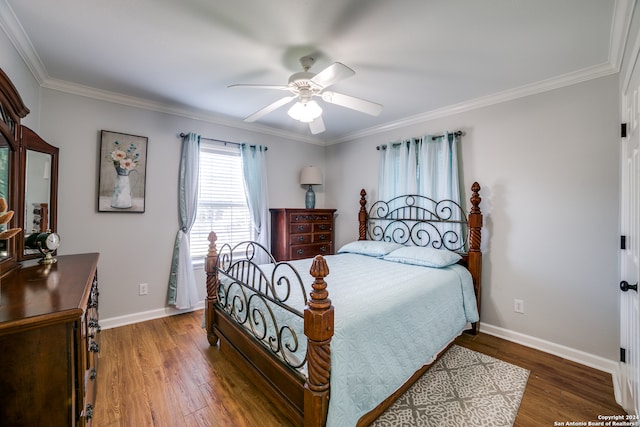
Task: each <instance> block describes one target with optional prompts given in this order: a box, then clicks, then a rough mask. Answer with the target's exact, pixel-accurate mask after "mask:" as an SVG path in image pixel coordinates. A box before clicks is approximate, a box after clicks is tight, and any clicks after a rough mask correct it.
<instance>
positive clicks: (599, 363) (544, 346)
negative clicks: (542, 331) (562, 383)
mask: <svg viewBox="0 0 640 427" xmlns="http://www.w3.org/2000/svg"><path fill="white" fill-rule="evenodd" d="M480 332H483V333H485V334H489V335H493V336H496V337H498V338H502V339H505V340H507V341H511V342H515V343H517V344H521V345H524V346H526V347H531V348H534V349H536V350H540V351H544V352H545V353H550V354H553V355H555V356H558V357H562V358H563V359H567V360H571V361H572V362H576V363H580V364H581V365H585V366H589V367H591V368H594V369H597V370H599V371H603V372H607V373H609V374H611V375H612V376H613V377H614V379H615V373H616V370H617V369H618V363H617V362H616V361H615V360H610V359H605V358H604V357H600V356H595V355H593V354H590V353H586V352H584V351H581V350H576V349H573V348H570V347H566V346H564V345H560V344H556V343H553V342H550V341H545V340H543V339H540V338H536V337H532V336H530V335H525V334H522V333H520V332H515V331H511V330H509V329H504V328H500V327H498V326H493V325H489V324H487V323H480Z"/></svg>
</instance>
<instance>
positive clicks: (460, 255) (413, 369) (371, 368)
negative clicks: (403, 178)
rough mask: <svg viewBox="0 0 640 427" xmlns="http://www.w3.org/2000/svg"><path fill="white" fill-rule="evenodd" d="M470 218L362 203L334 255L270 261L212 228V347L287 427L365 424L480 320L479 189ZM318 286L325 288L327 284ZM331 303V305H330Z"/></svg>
mask: <svg viewBox="0 0 640 427" xmlns="http://www.w3.org/2000/svg"><path fill="white" fill-rule="evenodd" d="M471 191H472V194H471V198H470V202H471V209H470V211H469V213H468V214H466V213H465V212H464V210H463V209H462V208H461V206H460V205H458V204H456V203H455V202H452V201H450V200H442V201H435V200H432V199H429V198H426V197H422V196H418V195H408V196H399V197H395V198H394V199H392V200H389V201H378V202H375V203H372V204H371V206H370V207H369V208H368V209H367V199H366V192H365V191H364V190H362V191H361V192H360V200H359V203H360V210H359V212H358V240H355V241H353V242H350V243H349V244H346V245H344V246H343V247H342V248H341V249H340V250H339V251H338V252H339V253H337V254H336V255H327V256H320V255H319V256H317V257H315V258H313V259H306V260H296V261H283V262H276V261H275V259H274V258H273V257H272V256H271V254H269V251H268V250H267V249H266V248H264V247H262V246H260V245H259V244H257V243H255V242H244V243H242V244H239V245H236V246H234V247H231V246H230V245H228V244H221V243H219V242H217V237H216V234H215V230H214V231H212V232H211V233H210V235H209V240H210V246H209V252H208V254H207V258H206V262H205V270H206V274H207V300H206V308H205V323H206V329H207V337H208V339H209V342H210V344H211V345H220V348H221V350H222V351H223V352H224V353H225V354H226V356H227V357H229V358H231V359H233V360H234V362H235V363H236V364H238V365H239V366H240V367H242V368H243V369H244V371H245V372H246V373H247V374H248V375H249V376H250V378H251V379H252V381H253V382H254V384H256V386H257V387H259V388H260V389H262V390H263V391H264V392H265V393H266V395H267V396H268V397H269V398H270V399H271V400H272V401H273V403H274V404H275V405H276V406H278V407H279V408H280V409H281V410H282V411H283V412H284V413H285V415H286V416H287V417H288V418H290V419H291V420H292V421H293V422H294V424H296V425H304V426H325V425H326V426H330V427H331V426H350V425H358V426H360V425H369V424H370V423H371V422H373V421H374V420H375V418H376V417H377V416H379V415H380V414H381V413H382V412H384V410H385V409H387V408H388V407H389V406H390V405H391V403H393V401H394V400H395V399H397V398H398V397H399V396H400V395H401V394H402V393H403V392H404V391H406V389H408V388H409V386H410V385H411V384H412V383H413V382H415V380H417V379H418V378H419V377H420V376H421V375H422V374H423V373H424V372H425V371H426V370H427V369H428V368H429V367H430V366H431V365H432V364H433V363H434V362H435V360H437V358H438V357H439V356H440V355H442V354H443V353H444V352H445V351H446V350H447V348H448V347H449V346H450V345H451V344H452V342H453V340H454V339H455V338H456V337H457V336H458V335H460V334H461V333H462V332H464V331H467V332H470V333H476V332H477V329H478V323H479V313H480V296H481V271H482V253H481V251H480V243H481V229H482V213H481V211H480V207H479V205H480V201H481V198H480V196H479V191H480V185H478V183H474V184H473V185H472V187H471ZM327 282H329V283H330V285H327ZM334 307H335V308H334Z"/></svg>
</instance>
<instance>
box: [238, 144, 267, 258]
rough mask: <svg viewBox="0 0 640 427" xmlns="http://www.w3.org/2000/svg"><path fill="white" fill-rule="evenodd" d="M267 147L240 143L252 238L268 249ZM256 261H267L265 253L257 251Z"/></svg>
mask: <svg viewBox="0 0 640 427" xmlns="http://www.w3.org/2000/svg"><path fill="white" fill-rule="evenodd" d="M266 152H267V147H264V146H262V145H248V144H242V146H241V149H240V154H241V156H242V173H243V176H244V187H245V194H246V196H247V205H248V207H249V212H250V214H251V226H252V227H253V232H254V240H255V241H256V242H258V243H260V244H261V245H262V246H264V247H265V248H267V249H269V244H270V241H269V191H268V188H269V187H268V185H267V159H266ZM254 261H255V262H257V263H266V262H267V261H268V259H267V257H266V254H263V253H261V252H259V253H258V254H257V256H256V258H254Z"/></svg>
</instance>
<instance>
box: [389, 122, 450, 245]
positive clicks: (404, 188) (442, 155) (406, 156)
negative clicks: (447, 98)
mask: <svg viewBox="0 0 640 427" xmlns="http://www.w3.org/2000/svg"><path fill="white" fill-rule="evenodd" d="M457 140H458V138H457V137H456V136H455V135H454V134H451V133H445V134H444V135H443V136H436V137H434V136H433V135H425V136H424V137H422V138H417V139H412V140H405V141H402V142H401V143H397V142H396V143H389V144H387V145H384V146H380V147H378V148H379V150H380V168H379V175H378V193H379V197H378V199H379V200H385V201H387V200H390V199H391V198H393V197H396V196H401V195H404V194H419V195H421V196H425V197H429V198H431V199H433V200H435V201H436V202H438V201H441V200H450V201H452V202H454V203H456V204H458V205H460V182H459V177H458V148H457ZM449 206H450V203H449V202H443V203H440V204H439V205H438V206H436V208H437V212H436V213H438V214H439V215H441V216H442V217H444V219H450V220H460V219H461V218H460V215H459V212H460V211H459V209H455V208H453V209H450V210H449V209H448V207H449ZM437 229H438V232H439V234H440V236H441V239H437V240H436V241H433V242H432V244H433V247H436V248H438V249H439V248H441V247H445V248H456V250H457V249H458V248H460V245H461V241H460V240H459V238H461V237H462V236H463V234H462V231H463V230H462V226H461V225H460V224H451V223H448V224H440V225H438V226H437Z"/></svg>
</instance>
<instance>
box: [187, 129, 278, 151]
mask: <svg viewBox="0 0 640 427" xmlns="http://www.w3.org/2000/svg"><path fill="white" fill-rule="evenodd" d="M185 136H187V134H186V133H184V132H180V138H184V137H185ZM200 139H206V140H207V141H213V142H220V143H222V144H224V145H227V144H233V145H237V146H242V145H244V143H242V142H233V141H225V140H223V139H215V138H205V137H204V136H201V137H200ZM249 147H255V144H252V145H251V144H250V145H249ZM264 149H265V150H268V149H269V147H264Z"/></svg>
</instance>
